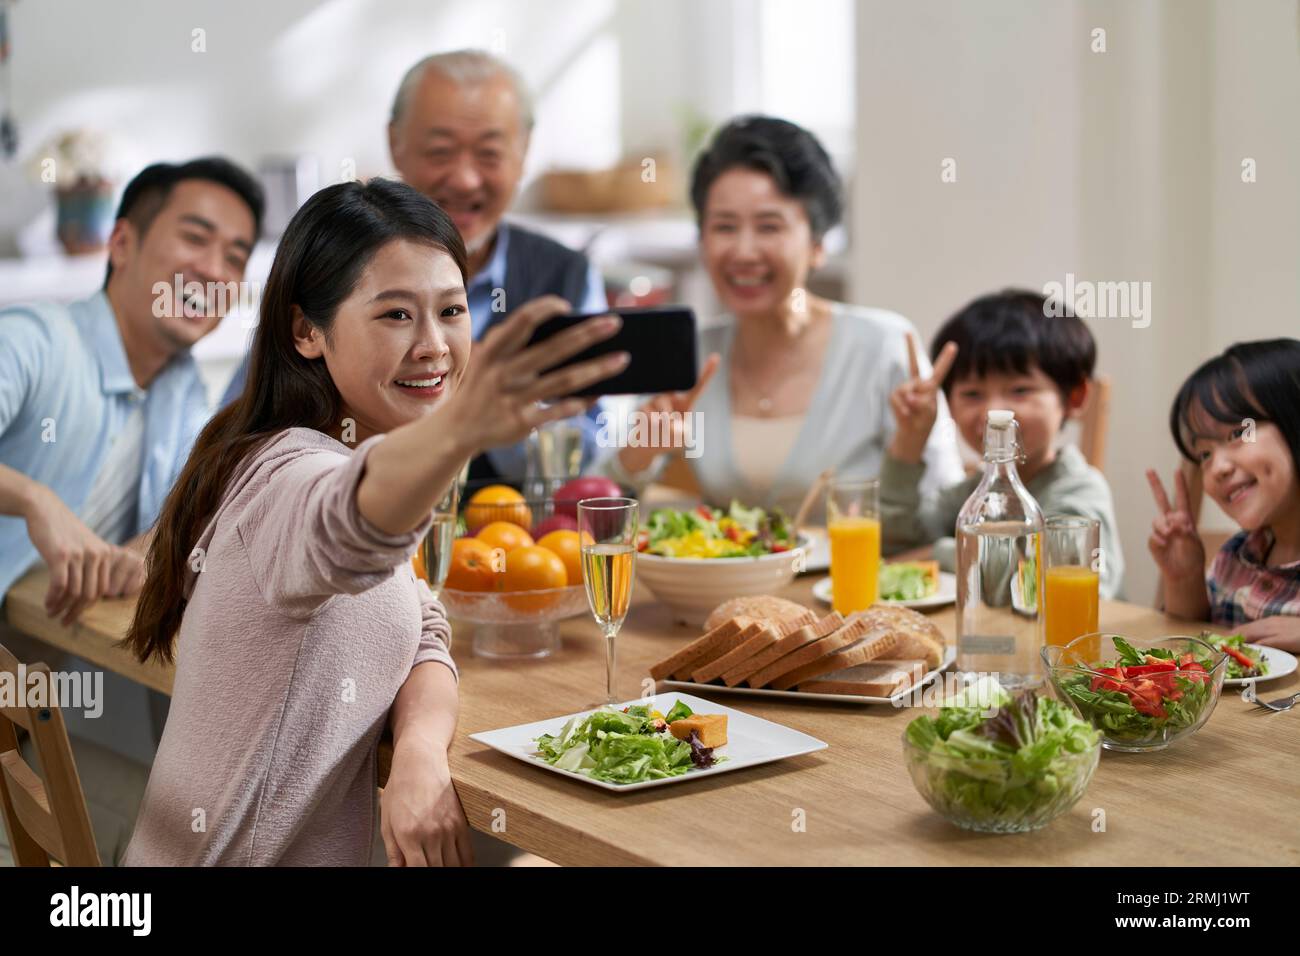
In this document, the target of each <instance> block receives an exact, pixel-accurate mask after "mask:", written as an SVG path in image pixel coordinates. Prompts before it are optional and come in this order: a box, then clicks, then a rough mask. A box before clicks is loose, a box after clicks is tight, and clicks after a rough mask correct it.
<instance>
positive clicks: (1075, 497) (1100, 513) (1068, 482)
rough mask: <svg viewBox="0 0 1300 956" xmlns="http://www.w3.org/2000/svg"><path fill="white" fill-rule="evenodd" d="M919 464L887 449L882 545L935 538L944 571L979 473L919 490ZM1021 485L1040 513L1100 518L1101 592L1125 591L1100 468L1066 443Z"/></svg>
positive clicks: (1111, 506) (950, 564)
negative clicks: (935, 488) (927, 491)
mask: <svg viewBox="0 0 1300 956" xmlns="http://www.w3.org/2000/svg"><path fill="white" fill-rule="evenodd" d="M924 471H925V468H924V466H923V465H912V464H908V463H906V462H901V461H899V460H897V459H896V458H894V457H893V456H892V455H889V454H886V455H885V457H884V461H883V462H882V464H881V469H880V512H881V523H882V535H883V538H882V542H881V544H882V548H883V550H884V552H885V553H886V554H892V553H896V552H898V551H904V550H907V549H908V548H917V547H921V546H923V545H926V544H930V543H931V542H933V543H934V556H935V559H936V560H937V561H938V562H939V566H940V567H941V568H943V570H945V571H952V570H954V569H955V566H956V550H957V549H956V538H955V535H956V529H957V515H958V514H959V513H960V512H961V509H962V505H964V504H965V503H966V499H967V498H969V497H970V496H971V492H973V491H974V490H975V487H976V486H977V485H978V484H979V483H980V479H981V478H982V477H983V474H982V473H981V474H976V475H972V476H971V477H969V478H967V479H965V480H963V481H961V482H958V483H957V484H955V485H949V486H948V487H946V488H942V489H940V490H939V491H938V492H936V493H934V494H929V495H922V493H921V491H920V481H921V475H922V474H923V473H924ZM1025 488H1026V489H1027V490H1028V491H1029V493H1030V494H1031V495H1033V496H1034V500H1035V501H1037V502H1038V506H1039V507H1040V508H1042V509H1043V517H1044V518H1050V517H1052V516H1053V515H1079V516H1081V517H1084V518H1096V519H1097V520H1098V521H1099V522H1100V524H1101V548H1102V551H1103V553H1104V556H1105V562H1104V565H1103V567H1102V569H1101V596H1102V597H1103V598H1118V597H1119V596H1120V595H1121V594H1122V591H1123V580H1124V555H1123V552H1122V551H1121V549H1120V541H1119V527H1118V525H1117V523H1116V521H1115V503H1114V501H1113V500H1112V499H1111V495H1110V486H1109V485H1108V484H1107V483H1106V478H1105V477H1104V476H1103V475H1102V473H1101V472H1100V471H1098V470H1097V469H1096V468H1093V467H1092V466H1091V465H1089V464H1088V462H1087V461H1086V460H1085V459H1084V457H1083V453H1082V452H1080V451H1079V449H1078V448H1076V447H1074V446H1073V445H1065V446H1063V447H1062V448H1061V449H1060V451H1058V452H1057V454H1056V460H1055V461H1053V462H1052V463H1051V464H1050V465H1048V466H1047V467H1046V468H1044V469H1043V470H1042V471H1040V472H1039V473H1038V474H1037V475H1035V476H1034V477H1033V479H1032V480H1030V481H1027V482H1025Z"/></svg>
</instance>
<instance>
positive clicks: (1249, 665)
mask: <svg viewBox="0 0 1300 956" xmlns="http://www.w3.org/2000/svg"><path fill="white" fill-rule="evenodd" d="M1219 649H1220V650H1221V651H1223V653H1225V654H1227V655H1228V656H1229V657H1231V658H1233V659H1234V660H1235V661H1236V662H1237V663H1238V664H1240V665H1241V666H1242V667H1244V668H1246V669H1247V670H1254V669H1255V662H1254V661H1252V660H1251V659H1250V658H1249V657H1247V656H1246V655H1245V654H1243V653H1241V651H1239V650H1237V649H1235V648H1232V647H1229V646H1228V645H1226V644H1225V645H1224V646H1223V647H1221V648H1219Z"/></svg>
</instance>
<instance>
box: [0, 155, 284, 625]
mask: <svg viewBox="0 0 1300 956" xmlns="http://www.w3.org/2000/svg"><path fill="white" fill-rule="evenodd" d="M262 209H263V200H262V192H261V189H260V187H259V186H258V185H257V183H256V181H255V180H253V179H252V178H251V177H250V176H249V175H248V174H247V173H245V172H244V171H243V170H241V169H239V168H238V167H236V166H234V165H233V164H231V163H229V162H227V161H225V160H223V159H217V158H208V159H199V160H194V161H192V162H189V163H185V164H183V165H170V164H162V163H160V164H156V165H154V166H150V167H149V168H147V169H145V170H144V171H143V172H141V173H140V174H139V175H138V176H137V177H136V178H135V179H134V180H132V181H131V183H130V184H129V185H128V186H127V188H126V191H125V193H124V194H123V196H122V203H121V206H120V207H119V210H118V218H117V222H116V224H115V225H114V227H113V232H112V236H111V237H110V239H109V247H108V248H109V264H108V274H107V277H106V278H105V281H104V288H103V290H101V291H100V292H97V293H96V294H95V295H93V296H91V297H90V298H89V299H85V300H83V301H80V302H75V303H73V304H72V305H60V304H53V303H42V304H34V305H25V306H15V307H12V308H9V309H5V310H3V311H0V594H2V593H3V592H4V591H6V590H8V588H9V586H10V585H11V584H13V582H14V581H15V580H16V579H17V578H18V577H19V576H21V575H22V574H23V573H25V572H26V571H27V570H28V569H29V568H31V567H32V566H33V565H34V564H36V563H37V561H39V560H42V559H43V560H44V561H45V563H46V564H47V565H48V566H49V568H50V587H49V591H48V592H47V594H46V598H45V607H46V610H47V612H48V613H49V614H50V615H51V616H52V617H53V616H60V617H62V618H63V620H64V622H65V623H71V621H73V620H74V619H75V618H76V617H77V616H78V615H79V614H80V613H81V612H82V610H84V609H85V608H86V607H87V606H88V605H89V604H91V603H93V602H94V601H95V600H97V599H98V598H100V597H108V596H120V595H125V594H134V593H136V592H137V591H139V589H140V585H141V583H142V581H143V556H142V552H143V550H144V549H143V548H142V547H138V546H137V547H123V545H125V544H127V543H128V542H131V541H132V539H139V538H140V536H141V535H142V534H143V533H145V532H147V530H148V529H149V528H150V527H151V526H152V525H153V522H154V519H155V518H156V517H157V515H158V510H159V508H160V507H161V505H162V502H163V499H164V498H165V497H166V495H167V492H168V491H169V490H170V489H171V486H172V482H173V481H174V480H175V477H176V475H177V473H178V472H179V471H180V469H181V467H182V465H184V463H185V460H186V458H187V457H188V455H189V451H190V447H191V445H192V444H193V441H194V438H195V436H196V435H197V434H198V431H199V430H200V429H201V428H202V426H203V424H204V422H205V421H206V420H207V418H208V415H209V414H210V409H209V408H208V404H207V401H206V396H205V391H204V385H203V381H202V379H201V378H200V377H199V373H198V368H197V366H196V364H195V361H194V359H193V358H192V357H191V355H190V347H191V346H193V345H194V343H196V342H197V341H198V340H199V339H201V338H202V337H203V336H205V335H207V334H208V333H209V332H211V331H212V330H213V329H214V328H216V326H217V323H219V322H220V321H221V317H222V313H223V312H224V307H225V304H226V303H227V302H229V301H232V297H231V296H229V295H228V294H226V290H229V289H230V288H232V286H230V285H227V284H228V283H238V282H239V281H241V280H242V279H243V276H244V268H245V265H246V264H247V261H248V256H249V254H250V253H251V251H252V248H253V244H254V242H256V240H257V235H258V231H259V228H260V225H261V218H262ZM178 284H179V286H180V288H181V289H182V290H183V293H184V294H183V295H182V296H181V301H176V300H175V296H174V295H173V294H172V292H171V290H174V289H175V288H176V287H177V285H178ZM218 286H220V288H219V289H218V288H217V287H218ZM164 288H165V289H167V290H168V292H166V293H162V294H160V290H161V289H164ZM235 288H237V286H236V287H235ZM212 290H216V291H217V292H218V293H219V294H216V295H213V294H212ZM136 543H137V545H138V544H139V541H137V542H136Z"/></svg>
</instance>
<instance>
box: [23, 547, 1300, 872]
mask: <svg viewBox="0 0 1300 956" xmlns="http://www.w3.org/2000/svg"><path fill="white" fill-rule="evenodd" d="M817 577H818V576H817V575H808V576H803V577H800V578H797V579H796V580H795V581H794V582H793V583H792V584H791V585H790V586H789V587H787V588H786V589H785V590H784V591H782V592H780V593H781V594H782V595H783V596H784V597H788V598H791V599H793V600H795V601H798V602H800V603H802V604H805V605H807V606H808V607H812V608H816V607H817V606H818V601H817V599H816V598H815V597H814V596H813V593H812V588H813V585H814V583H815V582H816V579H817ZM47 583H48V582H47V579H46V577H45V575H44V573H42V572H34V573H31V574H28V575H27V576H26V577H25V578H23V579H22V580H20V581H19V582H18V583H16V584H15V585H14V586H13V588H12V589H11V590H10V591H9V593H8V594H7V596H6V601H5V608H4V610H5V613H6V615H7V619H8V621H9V623H10V625H11V626H12V627H14V628H16V629H18V630H19V631H22V632H24V633H26V634H28V635H31V636H33V637H35V638H37V639H39V640H41V641H44V642H45V643H47V644H49V645H51V646H52V647H55V648H59V649H62V650H65V651H68V652H70V653H72V654H75V655H77V656H79V657H81V658H83V659H86V660H88V661H90V662H92V663H94V664H97V665H99V666H101V667H104V668H107V669H109V670H112V671H115V672H117V673H119V674H123V675H125V676H127V677H129V678H131V679H133V680H136V681H138V682H139V683H141V684H144V685H146V686H148V687H152V688H155V689H157V690H160V691H163V692H170V689H171V682H172V674H171V671H170V669H169V668H167V667H164V666H160V665H148V666H145V665H141V664H139V663H138V662H136V661H135V660H134V659H133V658H131V657H130V656H129V655H127V654H125V653H124V652H122V651H120V650H118V649H117V648H116V647H114V644H115V643H116V642H117V641H118V640H119V639H120V638H121V637H122V635H123V634H124V633H125V630H126V627H127V623H128V621H129V618H130V615H131V612H132V601H131V600H129V599H128V600H119V601H102V602H100V603H99V604H97V605H95V606H93V607H91V608H89V609H88V610H87V611H86V612H84V614H83V615H82V618H81V620H80V621H79V622H78V623H76V624H74V625H72V626H71V627H64V626H63V625H61V624H60V623H59V622H58V621H55V620H52V619H50V618H49V617H47V616H46V615H45V612H44V610H43V608H42V601H43V597H44V594H45V589H46V586H47ZM931 619H932V620H933V621H934V623H935V624H936V625H937V626H938V627H939V629H940V630H941V631H943V632H944V634H945V636H946V637H947V638H948V639H949V640H950V641H951V639H952V635H953V627H954V612H953V609H952V608H951V607H948V608H946V609H942V610H938V611H936V612H934V613H933V614H932V615H931ZM469 626H470V625H464V626H461V625H460V624H459V623H458V622H454V630H455V633H456V638H455V640H454V645H453V648H452V652H453V654H454V655H455V656H456V658H457V663H458V665H459V668H460V675H461V677H460V725H459V728H458V732H457V735H456V739H455V742H454V744H453V746H452V749H451V769H452V779H453V781H454V784H455V787H456V791H457V793H458V794H459V796H460V800H461V803H462V804H463V805H464V808H465V813H466V815H467V817H468V819H469V822H470V824H471V826H473V827H474V828H475V829H477V830H481V831H484V832H486V833H489V834H491V835H493V836H495V837H497V838H499V839H502V840H505V841H507V842H509V843H511V844H513V845H515V846H517V847H520V848H521V849H524V850H527V851H530V852H532V853H535V854H537V855H539V856H542V857H544V858H546V859H548V860H551V861H553V862H555V863H559V864H562V865H618V864H640V865H645V864H655V865H716V864H726V865H733V864H734V865H800V866H831V865H877V864H886V865H924V866H934V865H942V866H950V865H962V864H1010V865H1031V866H1032V865H1042V864H1052V865H1061V864H1066V865H1072V866H1098V865H1105V866H1135V867H1138V866H1140V867H1152V866H1171V865H1243V864H1245V865H1249V864H1276V865H1283V866H1286V865H1290V866H1296V865H1300V708H1297V709H1296V710H1293V711H1291V712H1288V713H1272V712H1269V711H1266V710H1264V709H1262V708H1261V707H1259V706H1257V705H1255V704H1252V703H1250V702H1248V701H1246V700H1244V699H1243V698H1242V696H1241V693H1240V690H1239V689H1236V688H1225V689H1224V692H1223V695H1222V697H1221V699H1220V700H1219V702H1218V705H1217V707H1216V709H1215V711H1214V713H1213V714H1212V715H1211V717H1210V719H1209V720H1208V722H1207V723H1206V724H1205V725H1204V726H1203V727H1202V728H1201V729H1200V730H1199V731H1197V732H1196V733H1195V734H1193V735H1191V736H1190V737H1188V738H1186V739H1182V740H1179V741H1177V742H1175V743H1174V744H1172V745H1171V746H1170V747H1169V748H1167V749H1166V750H1163V751H1159V752H1154V753H1144V754H1128V753H1113V752H1109V751H1107V752H1104V753H1103V754H1102V756H1101V760H1100V765H1099V766H1098V768H1097V771H1096V774H1095V776H1094V777H1093V779H1092V782H1091V784H1090V785H1089V787H1088V789H1087V791H1086V792H1085V793H1084V795H1083V797H1082V798H1081V799H1080V800H1079V802H1078V803H1077V804H1075V806H1074V807H1073V808H1072V809H1071V810H1069V811H1068V812H1067V813H1065V814H1063V815H1062V816H1061V817H1059V818H1057V819H1056V820H1055V821H1053V822H1052V823H1051V824H1050V825H1048V826H1047V827H1045V828H1044V829H1042V830H1038V831H1036V832H1032V833H1023V834H1010V835H992V834H981V833H974V832H969V831H966V830H962V829H959V828H957V827H955V826H954V825H952V824H951V823H949V822H947V821H946V820H944V819H943V818H942V817H941V816H939V814H938V813H936V812H934V811H933V810H931V809H930V807H929V806H928V805H927V804H926V802H925V801H924V800H923V799H922V797H921V796H920V794H919V793H918V792H917V791H916V789H915V788H914V787H913V785H912V781H911V779H910V777H909V776H908V772H907V769H906V766H905V764H904V757H903V747H902V743H901V736H902V734H903V730H904V728H905V726H906V725H907V723H908V721H910V720H911V719H912V718H913V717H915V716H916V714H917V713H918V711H917V710H915V709H909V708H898V707H893V706H890V705H859V704H854V703H848V702H844V701H836V700H835V699H834V698H827V699H825V700H814V701H808V700H794V699H788V698H777V697H758V696H747V695H739V694H733V693H727V692H725V691H723V690H722V689H721V688H719V689H718V690H717V691H716V692H713V691H710V692H700V691H695V692H693V693H695V694H696V695H697V696H703V697H706V698H709V699H711V700H713V701H715V702H717V703H720V704H724V705H726V706H728V707H732V708H734V709H737V710H741V711H744V712H746V713H750V714H753V715H756V716H759V717H763V718H766V719H768V720H772V721H776V722H778V723H780V724H784V725H786V726H789V727H792V728H794V729H796V730H800V731H803V732H804V733H807V734H811V735H813V736H814V737H817V738H820V739H821V740H823V741H825V742H826V743H827V744H828V745H829V746H828V747H827V748H826V749H824V750H821V751H818V752H816V753H812V754H808V755H806V756H801V757H794V758H790V759H787V760H782V761H778V762H775V763H770V764H765V765H762V766H755V767H747V768H744V769H738V770H735V771H732V772H727V773H721V774H716V775H701V776H697V777H696V776H690V775H688V776H687V777H685V778H683V779H682V780H680V781H679V782H675V783H672V784H670V785H668V786H662V787H655V788H650V789H646V790H638V791H632V792H625V793H617V792H610V791H607V790H604V789H600V788H597V787H593V786H591V785H590V784H587V783H584V782H582V781H581V780H579V779H576V778H575V779H570V778H566V777H565V776H563V775H560V774H556V773H552V772H550V771H548V770H545V769H542V768H540V767H530V766H527V765H526V764H524V763H523V762H520V761H518V760H515V759H512V758H510V757H507V756H505V755H504V754H501V753H498V752H496V751H493V750H491V749H489V748H487V747H485V746H483V745H481V744H479V743H477V742H475V741H472V740H470V739H469V737H468V735H469V734H471V733H475V732H478V731H486V730H493V729H498V728H502V727H508V726H512V725H515V724H522V723H529V722H533V721H537V720H543V719H547V718H555V719H556V727H557V728H558V727H559V725H560V723H561V721H560V720H559V718H560V717H562V716H564V715H567V714H571V713H574V712H578V711H581V710H583V709H587V708H590V707H591V706H593V705H594V703H595V702H596V701H598V700H600V699H602V698H603V696H604V691H605V645H604V638H603V637H602V636H601V633H600V631H599V630H598V628H597V626H596V624H595V622H594V621H593V620H592V619H591V618H590V617H589V616H585V615H584V616H580V617H575V618H572V619H570V620H568V621H565V622H563V624H562V625H561V628H560V631H561V647H560V649H559V650H558V651H557V652H556V653H554V654H553V655H551V656H550V657H547V658H544V659H540V660H517V661H501V660H491V659H483V658H477V657H474V656H473V655H472V654H470V652H469V647H470V641H469V638H468V632H467V628H468V627H469ZM1101 627H1102V628H1103V629H1104V630H1107V631H1113V632H1116V633H1120V634H1124V635H1127V636H1128V637H1129V639H1130V640H1133V641H1134V642H1135V643H1138V644H1140V643H1141V642H1142V641H1143V640H1145V639H1148V638H1155V637H1160V636H1163V635H1167V634H1187V633H1191V634H1195V633H1198V632H1199V631H1200V630H1201V628H1202V625H1197V624H1187V623H1181V622H1178V621H1176V620H1173V619H1171V618H1168V617H1165V616H1164V615H1163V614H1160V613H1158V612H1156V611H1154V610H1151V609H1150V608H1146V607H1141V606H1138V605H1135V604H1127V603H1123V602H1119V601H1105V602H1103V603H1102V606H1101ZM697 636H698V631H696V630H692V629H690V628H687V627H684V626H678V625H674V624H673V621H672V616H671V614H670V612H669V610H668V608H667V607H665V606H664V605H662V604H660V603H659V602H658V601H656V600H655V598H654V596H653V595H652V594H650V593H649V592H648V591H647V590H646V589H645V588H644V587H642V586H640V585H638V587H637V589H636V592H635V595H634V599H633V603H632V607H631V610H630V611H629V613H628V616H627V620H626V622H625V623H624V625H623V629H622V632H621V634H620V636H619V637H618V639H617V647H618V667H617V692H618V694H619V696H620V697H621V698H622V699H632V698H636V697H638V696H640V695H641V693H642V680H643V679H645V678H646V677H647V675H648V671H649V668H650V666H651V664H653V663H654V662H656V661H658V660H660V659H662V658H664V657H666V656H668V655H669V654H670V653H672V652H673V651H674V650H676V649H678V648H680V647H682V646H683V645H684V644H686V643H687V642H688V641H690V640H692V639H694V638H695V637H697ZM1298 684H1300V677H1297V675H1295V674H1292V675H1290V676H1287V677H1284V678H1280V679H1277V680H1274V681H1269V682H1266V683H1261V684H1259V685H1258V692H1259V695H1260V696H1261V697H1263V698H1266V699H1271V698H1273V697H1277V696H1282V695H1283V694H1287V693H1296V692H1297V691H1298V690H1300V687H1298ZM662 690H663V691H664V692H665V693H671V688H662ZM390 756H391V751H390V749H389V747H388V744H387V743H385V744H383V745H381V754H380V763H381V783H382V780H383V779H384V777H385V775H386V771H387V761H388V759H389V757H390Z"/></svg>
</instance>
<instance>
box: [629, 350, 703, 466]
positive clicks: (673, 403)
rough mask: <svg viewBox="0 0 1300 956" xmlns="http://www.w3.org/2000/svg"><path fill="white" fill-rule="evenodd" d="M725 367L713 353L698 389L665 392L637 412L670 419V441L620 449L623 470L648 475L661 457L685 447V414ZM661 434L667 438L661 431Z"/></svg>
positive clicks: (701, 375) (701, 373)
mask: <svg viewBox="0 0 1300 956" xmlns="http://www.w3.org/2000/svg"><path fill="white" fill-rule="evenodd" d="M721 364H722V356H720V355H718V353H717V352H713V353H711V354H710V355H709V357H708V358H707V359H705V361H704V368H703V369H701V370H700V377H699V378H698V379H696V380H695V385H694V387H693V388H691V390H690V391H688V392H665V393H664V394H662V395H656V396H654V397H653V398H651V399H650V400H649V401H648V402H646V403H645V404H644V405H642V406H641V407H640V408H638V409H637V410H636V412H635V413H634V414H637V415H647V416H649V415H664V414H667V415H669V416H670V417H669V419H668V432H667V434H668V437H667V439H666V440H664V441H662V442H660V444H658V445H655V446H646V447H642V446H638V447H635V448H634V447H631V446H628V447H625V448H621V449H619V453H618V463H619V464H620V465H622V466H623V470H624V471H626V472H628V473H629V474H633V475H635V474H637V473H639V472H642V471H645V470H646V469H647V468H649V467H650V466H651V465H652V464H654V460H655V458H656V457H658V456H659V455H662V454H663V453H664V452H665V451H668V450H670V449H673V448H680V447H683V444H684V441H685V434H684V432H685V420H686V413H687V412H689V411H691V410H692V409H693V408H695V403H696V402H698V401H699V400H700V396H701V395H703V394H704V390H705V389H706V388H708V387H709V380H710V379H712V378H713V375H714V373H715V372H717V371H718V366H719V365H721ZM658 434H660V435H662V434H664V432H663V430H662V429H661V430H660V431H659V432H658Z"/></svg>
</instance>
